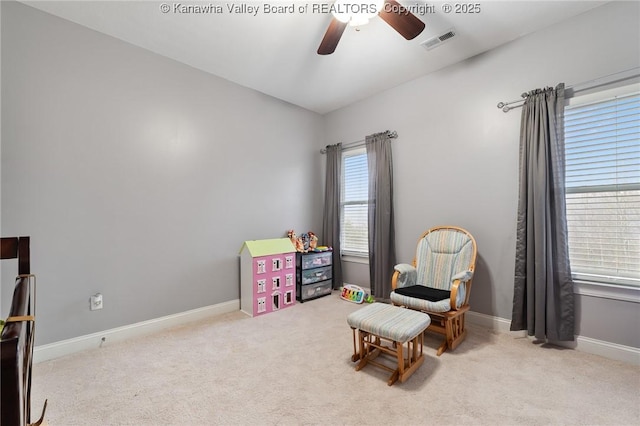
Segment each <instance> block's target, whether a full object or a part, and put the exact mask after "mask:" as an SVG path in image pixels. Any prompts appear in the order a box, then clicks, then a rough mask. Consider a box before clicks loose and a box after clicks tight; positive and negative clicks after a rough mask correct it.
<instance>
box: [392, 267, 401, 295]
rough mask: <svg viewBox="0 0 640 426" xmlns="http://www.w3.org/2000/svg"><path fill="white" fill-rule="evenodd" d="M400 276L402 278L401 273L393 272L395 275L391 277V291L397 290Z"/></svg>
mask: <svg viewBox="0 0 640 426" xmlns="http://www.w3.org/2000/svg"><path fill="white" fill-rule="evenodd" d="M399 276H400V272H398V271H393V275H392V276H391V291H393V290H395V289H396V288H397V287H398V277H399Z"/></svg>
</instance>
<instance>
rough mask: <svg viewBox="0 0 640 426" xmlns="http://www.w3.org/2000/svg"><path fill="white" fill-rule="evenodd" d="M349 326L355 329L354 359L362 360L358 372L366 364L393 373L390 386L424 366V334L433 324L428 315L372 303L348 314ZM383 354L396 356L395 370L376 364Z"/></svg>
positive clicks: (389, 382) (389, 381) (405, 378)
mask: <svg viewBox="0 0 640 426" xmlns="http://www.w3.org/2000/svg"><path fill="white" fill-rule="evenodd" d="M347 323H348V324H349V326H350V327H351V329H352V330H353V356H352V357H351V360H352V361H359V362H358V364H357V365H356V371H360V370H361V369H362V368H363V367H364V366H365V365H367V364H373V365H375V366H377V367H380V368H383V369H385V370H388V371H391V376H390V377H389V380H388V381H387V384H388V385H389V386H391V385H393V384H394V383H395V382H396V381H397V380H398V379H400V382H404V381H405V380H407V379H408V378H409V376H411V375H412V374H413V373H414V372H415V371H416V370H417V369H418V367H420V366H421V365H422V363H423V361H424V355H423V353H422V344H423V336H424V334H423V332H424V330H426V329H427V327H429V324H430V323H431V318H429V315H427V314H425V313H422V312H418V311H413V310H410V309H405V308H400V307H397V306H393V305H387V304H384V303H373V304H371V305H367V306H365V307H363V308H362V309H359V310H357V311H355V312H352V313H351V314H349V315H348V316H347ZM356 335H357V337H356ZM356 342H357V344H356ZM384 343H387V345H385V344H384ZM405 344H406V346H407V358H406V359H405V355H404V347H405ZM383 353H384V354H388V355H391V356H393V357H394V359H395V365H394V367H395V368H392V367H389V366H388V365H385V364H382V363H380V362H377V361H374V359H376V358H377V357H378V356H379V355H380V354H383Z"/></svg>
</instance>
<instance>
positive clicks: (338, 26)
mask: <svg viewBox="0 0 640 426" xmlns="http://www.w3.org/2000/svg"><path fill="white" fill-rule="evenodd" d="M345 28H347V23H346V22H340V21H338V20H337V19H336V18H331V22H330V23H329V27H328V28H327V32H326V33H325V34H324V37H323V38H322V42H320V47H318V55H330V54H332V53H333V52H334V51H335V50H336V47H337V46H338V42H339V41H340V37H342V34H343V33H344V29H345Z"/></svg>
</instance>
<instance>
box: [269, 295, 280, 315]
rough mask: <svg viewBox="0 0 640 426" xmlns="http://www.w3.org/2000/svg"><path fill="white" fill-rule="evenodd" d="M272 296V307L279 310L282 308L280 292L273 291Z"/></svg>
mask: <svg viewBox="0 0 640 426" xmlns="http://www.w3.org/2000/svg"><path fill="white" fill-rule="evenodd" d="M271 298H272V300H273V305H272V308H273V310H274V311H277V310H278V309H280V293H273V294H272V295H271Z"/></svg>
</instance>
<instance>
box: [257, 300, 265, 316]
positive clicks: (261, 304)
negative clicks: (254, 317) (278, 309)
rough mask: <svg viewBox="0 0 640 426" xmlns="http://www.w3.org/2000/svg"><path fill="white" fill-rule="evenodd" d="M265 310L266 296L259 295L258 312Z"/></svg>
mask: <svg viewBox="0 0 640 426" xmlns="http://www.w3.org/2000/svg"><path fill="white" fill-rule="evenodd" d="M266 311H267V298H266V297H259V298H258V313H262V312H266Z"/></svg>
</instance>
